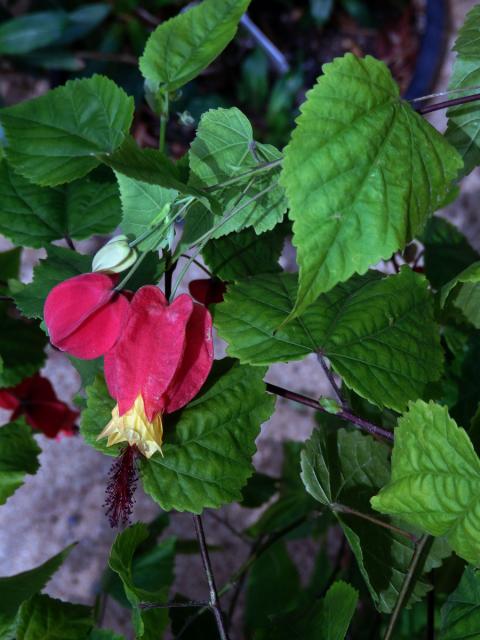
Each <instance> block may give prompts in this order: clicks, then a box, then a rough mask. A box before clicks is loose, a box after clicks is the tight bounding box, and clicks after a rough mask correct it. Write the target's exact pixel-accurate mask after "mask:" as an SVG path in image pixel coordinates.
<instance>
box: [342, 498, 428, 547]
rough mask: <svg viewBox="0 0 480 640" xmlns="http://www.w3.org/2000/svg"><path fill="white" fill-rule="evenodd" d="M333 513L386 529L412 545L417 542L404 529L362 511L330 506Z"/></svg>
mask: <svg viewBox="0 0 480 640" xmlns="http://www.w3.org/2000/svg"><path fill="white" fill-rule="evenodd" d="M332 509H333V511H337V512H338V513H346V514H347V515H352V516H357V517H358V518H362V519H363V520H368V521H369V522H372V523H373V524H376V525H377V526H379V527H383V528H384V529H388V530H389V531H393V533H398V534H399V535H401V536H403V537H404V538H408V539H409V540H411V541H412V542H414V543H417V542H418V538H417V536H415V535H414V534H413V533H410V531H405V529H400V528H399V527H395V526H394V525H393V524H390V523H389V522H384V521H383V520H380V519H379V518H375V517H374V516H371V515H369V514H368V513H363V512H362V511H357V510H356V509H351V508H350V507H347V506H346V505H344V504H332Z"/></svg>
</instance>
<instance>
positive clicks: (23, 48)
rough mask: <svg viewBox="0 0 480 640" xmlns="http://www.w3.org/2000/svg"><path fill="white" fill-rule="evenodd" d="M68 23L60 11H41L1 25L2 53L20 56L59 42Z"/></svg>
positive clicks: (65, 16)
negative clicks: (56, 41)
mask: <svg viewBox="0 0 480 640" xmlns="http://www.w3.org/2000/svg"><path fill="white" fill-rule="evenodd" d="M67 22H68V18H67V14H66V13H63V12H60V11H41V12H40V11H39V12H38V13H31V14H30V15H26V16H21V17H19V18H13V19H12V20H6V21H5V22H3V23H2V24H1V25H0V53H1V54H8V55H19V54H23V53H30V51H33V50H34V49H37V48H40V47H45V46H47V45H49V44H51V43H52V42H55V40H58V39H59V37H60V36H61V34H62V31H63V29H64V28H65V26H66V24H67Z"/></svg>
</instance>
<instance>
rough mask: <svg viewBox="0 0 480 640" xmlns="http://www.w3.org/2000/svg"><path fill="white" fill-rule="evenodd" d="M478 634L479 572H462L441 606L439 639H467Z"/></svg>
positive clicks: (468, 569) (470, 568) (467, 570)
mask: <svg viewBox="0 0 480 640" xmlns="http://www.w3.org/2000/svg"><path fill="white" fill-rule="evenodd" d="M479 636H480V573H479V571H478V570H476V569H474V568H473V567H467V568H466V569H465V571H464V572H463V576H462V579H461V581H460V584H459V585H458V587H457V588H456V589H455V591H454V592H453V593H452V594H450V595H449V596H448V599H447V601H446V603H445V604H444V605H443V607H442V627H441V633H440V640H467V638H469V639H470V640H472V639H473V638H478V637H479Z"/></svg>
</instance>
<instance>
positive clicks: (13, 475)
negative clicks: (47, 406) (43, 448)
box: [0, 420, 40, 504]
mask: <svg viewBox="0 0 480 640" xmlns="http://www.w3.org/2000/svg"><path fill="white" fill-rule="evenodd" d="M39 455H40V448H39V446H38V445H37V443H36V441H35V439H34V437H33V434H32V430H31V429H30V427H29V426H27V425H26V424H25V422H23V420H18V421H16V422H11V423H10V424H7V425H6V426H4V427H0V504H5V502H6V501H7V498H9V497H10V496H11V495H13V494H14V493H15V491H16V490H17V489H18V488H19V487H21V486H22V484H23V481H24V478H25V475H26V474H27V473H29V474H31V475H34V474H35V473H36V472H37V471H38V469H39V466H40V464H39V462H38V456H39Z"/></svg>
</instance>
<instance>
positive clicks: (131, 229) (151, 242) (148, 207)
mask: <svg viewBox="0 0 480 640" xmlns="http://www.w3.org/2000/svg"><path fill="white" fill-rule="evenodd" d="M116 175H117V180H118V185H119V187H120V198H121V201H122V211H123V216H122V223H121V227H122V231H123V232H124V233H126V234H131V235H133V236H134V237H135V238H138V237H139V236H141V235H142V234H143V233H145V232H146V231H148V230H149V229H150V228H151V227H152V226H153V225H156V224H158V223H160V222H162V221H164V220H166V218H167V217H168V214H169V212H170V205H171V204H172V202H173V201H174V200H175V199H176V197H177V196H178V191H176V190H175V189H165V188H164V187H161V186H159V185H157V184H149V183H147V182H142V181H141V180H134V179H133V178H129V177H128V176H125V175H122V174H121V173H117V174H116ZM163 237H166V231H165V230H160V231H159V232H157V233H156V234H152V235H151V236H149V237H148V238H146V239H145V240H143V241H142V242H141V243H140V244H139V245H138V248H139V249H140V250H141V251H148V250H150V249H155V248H156V247H157V246H158V244H159V242H160V240H162V238H163Z"/></svg>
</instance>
